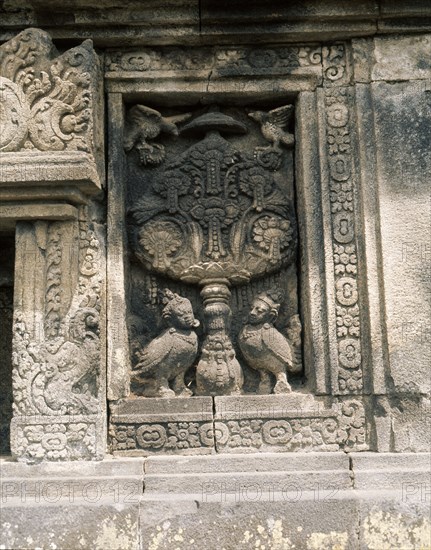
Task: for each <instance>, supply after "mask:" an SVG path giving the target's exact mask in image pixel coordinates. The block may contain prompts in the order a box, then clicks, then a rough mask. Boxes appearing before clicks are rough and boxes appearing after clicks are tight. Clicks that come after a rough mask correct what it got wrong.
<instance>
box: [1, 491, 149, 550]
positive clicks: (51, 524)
mask: <svg viewBox="0 0 431 550" xmlns="http://www.w3.org/2000/svg"><path fill="white" fill-rule="evenodd" d="M50 491H51V492H50ZM46 495H47V497H48V499H51V501H52V500H54V502H52V504H51V505H50V504H49V503H47V502H46V501H47V498H46V497H45V500H40V501H38V502H36V503H35V504H34V503H33V504H31V505H30V504H29V505H27V506H23V504H22V503H19V504H17V505H16V506H10V507H4V506H3V508H2V512H1V516H2V518H1V519H2V529H1V543H0V544H1V545H3V548H61V549H64V550H66V549H67V550H69V549H70V550H72V549H73V550H78V549H82V550H87V549H88V548H94V550H96V549H97V550H106V549H107V548H109V550H138V549H139V507H138V505H137V504H124V503H119V504H115V503H113V501H110V500H106V499H99V500H97V495H96V494H95V493H90V492H88V493H87V499H90V500H91V499H93V501H92V502H93V503H92V504H89V503H88V502H86V501H85V500H81V501H80V502H75V504H69V505H68V504H66V505H59V504H58V503H55V498H56V497H55V486H54V485H52V484H51V486H50V487H49V489H47V493H46ZM28 500H29V501H30V500H31V497H30V498H29V499H28Z"/></svg>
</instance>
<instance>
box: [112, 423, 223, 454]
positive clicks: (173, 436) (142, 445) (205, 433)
mask: <svg viewBox="0 0 431 550" xmlns="http://www.w3.org/2000/svg"><path fill="white" fill-rule="evenodd" d="M212 430H213V425H212V423H202V422H167V423H162V424H139V425H134V424H118V425H115V424H114V425H112V427H111V431H110V436H111V445H112V450H113V451H126V450H131V449H133V450H142V451H144V452H152V453H154V452H163V453H166V452H167V453H170V452H187V450H188V449H211V448H213V447H214V439H213V435H212Z"/></svg>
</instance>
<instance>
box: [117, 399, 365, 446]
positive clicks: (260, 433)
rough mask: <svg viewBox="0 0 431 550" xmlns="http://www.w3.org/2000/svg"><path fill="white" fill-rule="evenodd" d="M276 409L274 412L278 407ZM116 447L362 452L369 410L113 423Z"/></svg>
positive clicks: (347, 405)
mask: <svg viewBox="0 0 431 550" xmlns="http://www.w3.org/2000/svg"><path fill="white" fill-rule="evenodd" d="M273 413H274V411H273ZM110 435H111V444H112V450H113V451H120V452H121V451H128V450H138V451H141V452H143V454H146V453H158V452H168V453H169V452H172V453H175V452H177V453H184V452H187V450H189V449H211V448H213V447H214V446H215V447H216V449H217V450H218V451H219V452H236V451H244V450H245V451H247V450H254V451H271V450H283V451H293V452H294V451H299V452H301V451H339V450H345V451H363V450H366V449H367V448H368V446H367V444H366V427H365V413H364V408H363V405H362V403H361V402H360V401H357V400H347V401H343V402H341V403H339V404H334V405H333V407H332V408H331V409H324V410H322V409H321V410H319V409H316V410H314V411H313V410H310V411H302V413H301V414H300V415H298V416H295V414H294V413H293V414H292V415H290V416H285V415H281V416H280V418H278V417H277V415H276V414H272V415H271V417H270V418H242V419H238V420H236V419H235V420H228V419H226V420H223V421H218V420H216V421H215V422H205V423H202V422H167V423H160V424H150V423H145V424H113V425H112V426H111V433H110Z"/></svg>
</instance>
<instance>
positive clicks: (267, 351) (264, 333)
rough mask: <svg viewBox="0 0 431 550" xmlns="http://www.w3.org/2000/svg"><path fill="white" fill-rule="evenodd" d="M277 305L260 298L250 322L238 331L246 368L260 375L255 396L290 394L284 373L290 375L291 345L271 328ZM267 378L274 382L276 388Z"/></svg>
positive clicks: (265, 295)
mask: <svg viewBox="0 0 431 550" xmlns="http://www.w3.org/2000/svg"><path fill="white" fill-rule="evenodd" d="M279 307H280V304H278V303H277V302H276V301H275V300H274V299H273V298H272V297H271V296H270V295H269V293H266V292H265V293H262V294H259V295H258V296H257V297H256V299H255V300H254V302H253V306H252V309H251V311H250V314H249V322H248V324H246V325H245V326H244V327H243V329H242V330H241V332H240V334H239V337H238V344H239V347H240V349H241V352H242V354H243V356H244V358H245V360H246V361H247V363H248V365H249V366H250V367H251V368H252V369H255V370H257V371H259V373H260V383H259V389H258V392H259V393H262V394H267V393H271V392H272V391H273V392H274V393H290V392H291V391H292V390H291V387H290V385H289V383H288V381H287V372H292V371H293V370H294V369H293V358H292V350H291V347H290V343H289V341H288V340H287V338H286V337H285V336H283V334H281V332H279V331H278V330H277V329H276V328H275V327H274V324H273V323H274V321H275V319H276V318H277V315H278V308H279ZM270 374H273V375H274V376H275V379H276V383H275V386H274V387H272V385H273V382H272V380H271V376H270Z"/></svg>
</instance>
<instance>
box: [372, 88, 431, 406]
mask: <svg viewBox="0 0 431 550" xmlns="http://www.w3.org/2000/svg"><path fill="white" fill-rule="evenodd" d="M426 97H427V95H426V93H425V88H424V85H423V83H421V82H411V83H392V84H387V83H383V82H379V83H373V84H372V99H373V103H372V108H373V110H374V118H375V138H376V154H377V159H378V166H377V174H376V177H377V182H378V203H379V207H380V212H379V216H380V223H381V228H380V232H381V254H382V266H381V267H382V270H383V280H384V296H382V299H383V298H384V303H385V308H386V329H387V343H388V351H389V357H388V360H389V372H388V373H387V375H388V376H390V381H388V391H389V392H390V393H400V394H403V393H406V394H427V393H428V392H429V391H430V387H431V386H430V384H431V379H430V376H429V365H430V361H431V346H430V338H429V328H430V327H429V318H430V317H429V313H430V310H429V305H427V301H428V300H429V288H428V286H429V285H428V280H427V273H426V265H427V263H428V262H429V258H430V244H429V240H428V238H427V237H428V233H429V209H430V201H431V196H430V193H429V179H428V173H429V172H430V170H431V156H430V152H429V145H428V144H429V140H430V136H431V133H430V128H431V125H430V107H429V104H428V100H427V99H426ZM409 408H410V407H409Z"/></svg>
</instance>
